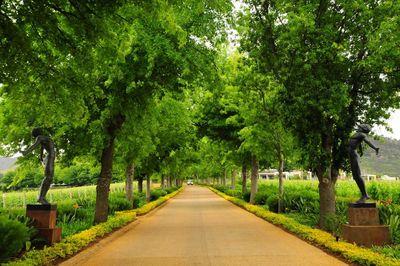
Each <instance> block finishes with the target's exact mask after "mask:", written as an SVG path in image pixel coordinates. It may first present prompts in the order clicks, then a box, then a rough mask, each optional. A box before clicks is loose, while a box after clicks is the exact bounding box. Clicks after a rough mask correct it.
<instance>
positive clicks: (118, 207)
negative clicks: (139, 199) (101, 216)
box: [108, 192, 133, 213]
mask: <svg viewBox="0 0 400 266" xmlns="http://www.w3.org/2000/svg"><path fill="white" fill-rule="evenodd" d="M132 207H133V206H132V203H130V202H129V201H128V200H127V199H126V196H125V193H123V192H115V193H111V194H110V197H109V207H108V210H109V213H114V212H116V211H124V210H130V209H132Z"/></svg>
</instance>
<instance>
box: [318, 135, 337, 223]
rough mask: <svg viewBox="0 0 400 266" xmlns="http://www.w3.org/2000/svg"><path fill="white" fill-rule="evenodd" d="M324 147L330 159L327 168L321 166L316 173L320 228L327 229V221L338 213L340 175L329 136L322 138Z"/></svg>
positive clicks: (327, 160)
mask: <svg viewBox="0 0 400 266" xmlns="http://www.w3.org/2000/svg"><path fill="white" fill-rule="evenodd" d="M322 146H323V147H324V150H325V153H326V154H327V157H328V159H325V160H326V162H327V166H326V167H323V166H322V165H319V167H317V169H316V173H317V176H318V181H319V185H318V188H319V226H320V228H322V229H325V228H326V219H327V217H328V216H329V215H333V214H335V212H336V195H335V184H336V180H337V177H338V175H339V169H335V167H333V165H332V159H330V158H332V138H331V137H330V136H329V135H324V136H323V137H322Z"/></svg>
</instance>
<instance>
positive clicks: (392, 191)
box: [213, 180, 400, 258]
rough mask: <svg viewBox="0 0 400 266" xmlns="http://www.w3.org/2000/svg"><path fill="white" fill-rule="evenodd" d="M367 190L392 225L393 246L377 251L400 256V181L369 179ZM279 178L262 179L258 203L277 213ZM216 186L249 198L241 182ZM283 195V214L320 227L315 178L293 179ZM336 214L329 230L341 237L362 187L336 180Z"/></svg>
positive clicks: (285, 186) (221, 189)
mask: <svg viewBox="0 0 400 266" xmlns="http://www.w3.org/2000/svg"><path fill="white" fill-rule="evenodd" d="M366 185H367V190H368V193H369V195H370V197H371V199H372V200H375V201H376V202H377V203H378V208H379V214H380V219H381V223H382V224H386V225H389V227H390V234H391V239H392V242H393V245H388V246H385V247H374V248H373V249H374V250H375V251H379V252H381V253H384V254H387V255H389V256H391V257H394V258H400V249H399V245H400V184H399V183H397V182H391V181H387V182H384V181H371V182H367V184H366ZM278 186H279V182H278V180H262V181H260V182H259V187H258V192H257V194H256V196H255V204H256V205H260V206H262V207H263V208H264V209H267V210H270V211H272V212H277V206H278ZM213 187H214V188H216V189H218V190H219V191H222V192H224V193H225V194H227V195H230V196H233V197H237V198H240V199H243V200H245V201H247V202H248V201H249V193H245V194H243V193H242V192H241V185H240V184H239V185H237V186H236V187H235V189H232V188H231V187H227V186H222V185H214V186H213ZM284 189H285V190H284V195H283V206H284V208H283V210H284V211H283V214H284V215H285V216H287V217H290V218H292V219H294V220H295V221H297V222H299V223H300V224H303V225H307V226H310V227H313V228H317V227H318V218H319V195H318V182H317V181H314V180H290V181H287V182H285V185H284ZM335 189H336V196H337V197H336V214H335V215H330V216H328V218H327V231H329V232H331V233H332V234H333V235H335V236H340V233H341V232H340V229H341V224H343V223H345V222H346V221H347V217H346V216H347V209H348V207H347V206H348V203H350V202H354V201H356V200H357V199H358V198H359V190H358V188H357V186H356V184H355V182H353V181H352V180H342V181H338V182H337V183H336V188H335Z"/></svg>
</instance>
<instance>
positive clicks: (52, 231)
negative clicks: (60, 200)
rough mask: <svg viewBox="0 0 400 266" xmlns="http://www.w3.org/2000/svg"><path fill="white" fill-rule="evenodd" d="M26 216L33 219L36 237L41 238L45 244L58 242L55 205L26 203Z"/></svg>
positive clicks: (58, 234) (58, 232)
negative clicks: (36, 231)
mask: <svg viewBox="0 0 400 266" xmlns="http://www.w3.org/2000/svg"><path fill="white" fill-rule="evenodd" d="M26 216H27V217H29V218H30V219H31V220H32V221H33V226H34V227H35V228H36V229H37V230H38V233H37V235H38V237H40V238H43V239H44V240H45V241H46V244H47V245H52V244H54V243H57V242H60V240H61V228H60V227H56V219H57V205H50V204H47V205H43V204H28V205H27V206H26Z"/></svg>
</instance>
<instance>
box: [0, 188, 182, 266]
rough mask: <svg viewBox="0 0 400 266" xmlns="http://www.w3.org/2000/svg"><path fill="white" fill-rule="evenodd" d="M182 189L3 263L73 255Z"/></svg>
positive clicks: (46, 260) (32, 262) (40, 262)
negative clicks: (17, 258) (41, 248)
mask: <svg viewBox="0 0 400 266" xmlns="http://www.w3.org/2000/svg"><path fill="white" fill-rule="evenodd" d="M182 189H183V187H182V188H180V189H178V190H176V191H174V192H172V193H170V194H168V195H166V196H164V197H161V198H159V199H157V200H155V201H152V202H150V203H148V204H145V205H144V206H142V207H141V208H138V209H135V210H129V211H122V212H116V214H115V216H113V217H110V218H109V219H108V220H107V222H104V223H101V224H98V225H95V226H93V227H91V228H89V229H87V230H85V231H82V232H80V233H78V234H75V235H72V236H69V237H66V238H65V239H63V240H62V241H61V242H60V243H57V244H55V245H53V246H51V247H45V248H44V249H43V250H31V251H29V252H27V253H25V254H24V255H23V256H22V258H21V259H19V260H16V261H12V262H8V263H5V264H3V265H21V266H23V265H50V264H51V262H52V261H54V260H56V259H59V258H66V257H67V256H70V255H73V254H75V253H77V252H78V251H80V250H82V249H83V248H85V247H86V246H87V245H89V244H90V243H91V242H93V241H95V240H97V239H98V238H100V237H102V236H104V235H105V234H107V233H110V232H111V231H113V230H114V229H116V228H120V227H122V226H124V225H126V224H127V223H129V222H132V221H134V220H135V219H136V214H138V215H143V214H146V213H148V212H150V211H151V210H153V209H154V208H156V207H157V206H160V205H161V204H163V203H164V202H166V201H167V200H168V199H170V198H172V197H174V196H175V195H176V194H178V193H179V192H180V191H182Z"/></svg>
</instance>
